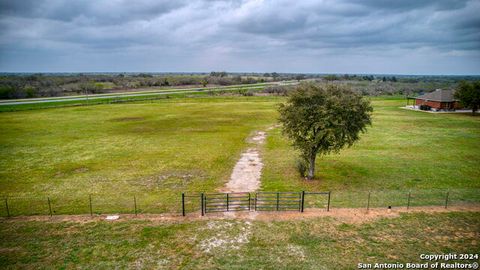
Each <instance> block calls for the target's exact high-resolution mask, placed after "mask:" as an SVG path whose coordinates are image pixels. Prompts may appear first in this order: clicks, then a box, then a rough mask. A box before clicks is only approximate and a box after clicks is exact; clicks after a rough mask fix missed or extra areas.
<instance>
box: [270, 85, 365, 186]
mask: <svg viewBox="0 0 480 270" xmlns="http://www.w3.org/2000/svg"><path fill="white" fill-rule="evenodd" d="M372 111H373V109H372V107H371V105H370V102H369V101H368V100H365V99H363V97H362V96H361V95H359V94H356V93H355V92H353V91H351V90H350V89H348V88H345V87H343V86H338V85H317V84H314V83H302V84H300V85H299V86H298V87H297V88H296V89H295V90H294V91H293V92H292V93H291V95H290V96H289V98H288V99H287V101H286V103H285V104H281V105H280V107H279V112H280V118H279V121H280V122H281V123H282V125H283V133H284V134H285V135H286V136H287V137H288V138H290V139H291V140H292V141H293V146H294V147H295V148H297V149H298V150H300V152H301V158H302V160H303V161H304V162H305V163H306V164H308V174H307V178H308V179H313V177H314V171H315V159H316V156H317V155H318V154H319V155H325V154H329V153H331V152H338V151H340V149H342V148H344V147H349V146H352V145H353V144H354V142H355V141H357V140H358V139H359V134H360V133H361V132H365V131H366V126H367V125H371V112H372Z"/></svg>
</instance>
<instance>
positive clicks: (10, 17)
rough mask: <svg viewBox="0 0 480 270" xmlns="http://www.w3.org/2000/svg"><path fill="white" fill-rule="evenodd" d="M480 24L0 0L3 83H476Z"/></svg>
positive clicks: (416, 15)
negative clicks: (207, 78) (123, 76)
mask: <svg viewBox="0 0 480 270" xmlns="http://www.w3.org/2000/svg"><path fill="white" fill-rule="evenodd" d="M479 12H480V1H479V0H470V1H468V0H466V1H454V0H452V1H443V0H391V1H387V0H362V1H357V0H337V1H333V0H332V1H321V0H317V1H310V0H304V1H303V0H292V1H269V0H264V1H262V0H244V1H241V0H232V1H221V0H218V1H216V0H190V1H181V0H166V1H163V0H135V1H128V0H89V1H87V0H85V1H81V0H77V1H75V0H0V71H1V72H9V71H10V72H19V71H24V72H62V71H72V72H76V71H79V72H81V71H113V72H116V71H156V72H162V71H173V72H176V71H206V72H209V71H212V70H226V71H245V72H249V71H254V72H267V71H268V72H272V71H277V72H301V73H303V72H311V73H389V74H480V16H479Z"/></svg>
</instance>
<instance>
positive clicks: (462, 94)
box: [455, 81, 480, 114]
mask: <svg viewBox="0 0 480 270" xmlns="http://www.w3.org/2000/svg"><path fill="white" fill-rule="evenodd" d="M455 98H456V99H458V100H460V102H461V103H462V105H463V106H465V107H467V108H470V109H472V114H475V112H476V111H477V110H478V108H480V81H476V82H472V83H468V82H464V81H463V82H460V84H459V85H458V88H457V90H456V91H455Z"/></svg>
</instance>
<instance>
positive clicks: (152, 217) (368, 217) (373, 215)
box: [0, 204, 480, 223]
mask: <svg viewBox="0 0 480 270" xmlns="http://www.w3.org/2000/svg"><path fill="white" fill-rule="evenodd" d="M446 212H480V204H472V205H463V206H449V207H448V209H445V207H443V206H421V207H411V208H410V209H409V210H407V209H406V208H405V207H401V208H394V209H392V210H391V211H389V210H388V209H386V208H371V209H370V211H368V213H367V211H366V210H365V209H364V208H333V209H331V210H330V211H329V212H327V211H326V210H325V209H306V210H305V212H304V213H300V212H283V211H279V212H255V211H251V212H236V214H235V215H231V214H230V213H231V212H227V213H215V214H207V215H206V216H201V215H200V213H191V214H188V215H187V216H186V217H183V216H181V215H180V214H139V215H138V216H135V215H133V214H121V215H120V218H119V219H118V220H112V221H108V220H105V218H106V217H107V215H95V216H93V217H91V216H90V215H58V216H53V217H50V216H19V217H11V218H4V217H2V218H0V222H15V221H49V222H63V221H71V222H79V223H84V222H92V221H105V222H122V221H131V220H147V221H158V222H169V221H171V222H188V221H195V220H223V219H237V220H258V221H288V220H302V219H311V218H321V217H332V218H335V219H337V220H340V221H342V222H347V223H363V222H369V221H374V220H376V219H379V218H384V217H386V218H394V217H398V216H399V215H400V214H401V213H446Z"/></svg>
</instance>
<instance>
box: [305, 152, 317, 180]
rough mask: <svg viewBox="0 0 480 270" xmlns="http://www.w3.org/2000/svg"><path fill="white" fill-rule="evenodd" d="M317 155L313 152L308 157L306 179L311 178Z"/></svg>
mask: <svg viewBox="0 0 480 270" xmlns="http://www.w3.org/2000/svg"><path fill="white" fill-rule="evenodd" d="M316 157H317V155H315V154H313V155H311V156H310V157H309V158H308V175H307V179H308V180H312V179H313V176H314V174H315V158H316Z"/></svg>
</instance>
